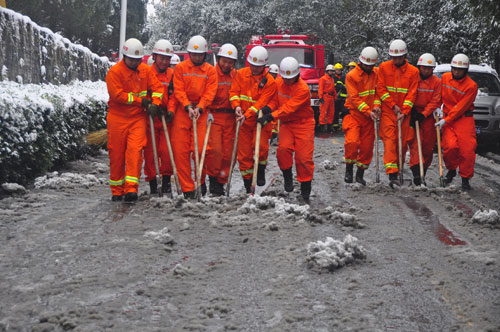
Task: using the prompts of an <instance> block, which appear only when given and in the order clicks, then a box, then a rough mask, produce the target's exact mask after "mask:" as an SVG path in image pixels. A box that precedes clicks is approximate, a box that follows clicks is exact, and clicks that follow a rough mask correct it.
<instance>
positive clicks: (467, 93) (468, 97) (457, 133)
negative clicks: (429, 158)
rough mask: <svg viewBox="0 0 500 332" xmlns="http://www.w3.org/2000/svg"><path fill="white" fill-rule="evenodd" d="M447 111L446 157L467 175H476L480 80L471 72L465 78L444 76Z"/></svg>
mask: <svg viewBox="0 0 500 332" xmlns="http://www.w3.org/2000/svg"><path fill="white" fill-rule="evenodd" d="M442 83H443V87H442V96H443V104H444V108H443V115H444V118H443V119H444V120H445V121H446V123H445V125H444V126H443V128H442V133H443V139H442V141H441V144H442V146H443V159H444V162H445V165H446V168H447V169H449V170H456V169H457V168H459V174H460V176H461V177H463V178H468V179H470V178H472V177H473V176H474V163H475V161H476V147H477V142H476V128H475V122H474V117H473V115H472V111H473V110H474V100H475V99H476V95H477V84H476V82H474V81H473V80H472V79H471V78H470V77H469V76H468V75H466V76H465V77H464V78H463V79H461V80H455V79H453V77H452V75H451V73H445V74H443V76H442Z"/></svg>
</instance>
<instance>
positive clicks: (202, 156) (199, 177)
mask: <svg viewBox="0 0 500 332" xmlns="http://www.w3.org/2000/svg"><path fill="white" fill-rule="evenodd" d="M212 122H214V116H213V115H212V113H208V118H207V130H206V133H205V140H204V141H203V148H202V149H201V159H200V164H199V165H200V168H199V169H197V172H198V176H197V178H198V179H201V175H202V173H203V163H204V162H205V153H206V152H207V145H208V137H209V135H210V128H211V127H212ZM200 182H201V181H200ZM196 191H198V192H199V189H198V188H196ZM200 198H201V197H199V196H198V201H199V200H200Z"/></svg>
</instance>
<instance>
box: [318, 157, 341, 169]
mask: <svg viewBox="0 0 500 332" xmlns="http://www.w3.org/2000/svg"><path fill="white" fill-rule="evenodd" d="M319 165H320V166H321V167H323V168H324V169H326V170H335V169H337V167H338V166H339V163H338V162H336V161H334V162H331V161H330V160H328V159H326V160H323V161H322V162H321V164H319Z"/></svg>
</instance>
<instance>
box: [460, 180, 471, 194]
mask: <svg viewBox="0 0 500 332" xmlns="http://www.w3.org/2000/svg"><path fill="white" fill-rule="evenodd" d="M469 180H470V179H468V178H462V190H464V191H469V190H472V187H471V186H470V183H469Z"/></svg>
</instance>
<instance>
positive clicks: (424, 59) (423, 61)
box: [417, 53, 436, 67]
mask: <svg viewBox="0 0 500 332" xmlns="http://www.w3.org/2000/svg"><path fill="white" fill-rule="evenodd" d="M417 66H427V67H436V58H435V57H434V55H432V54H430V53H424V54H422V55H421V56H420V58H419V59H418V62H417Z"/></svg>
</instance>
